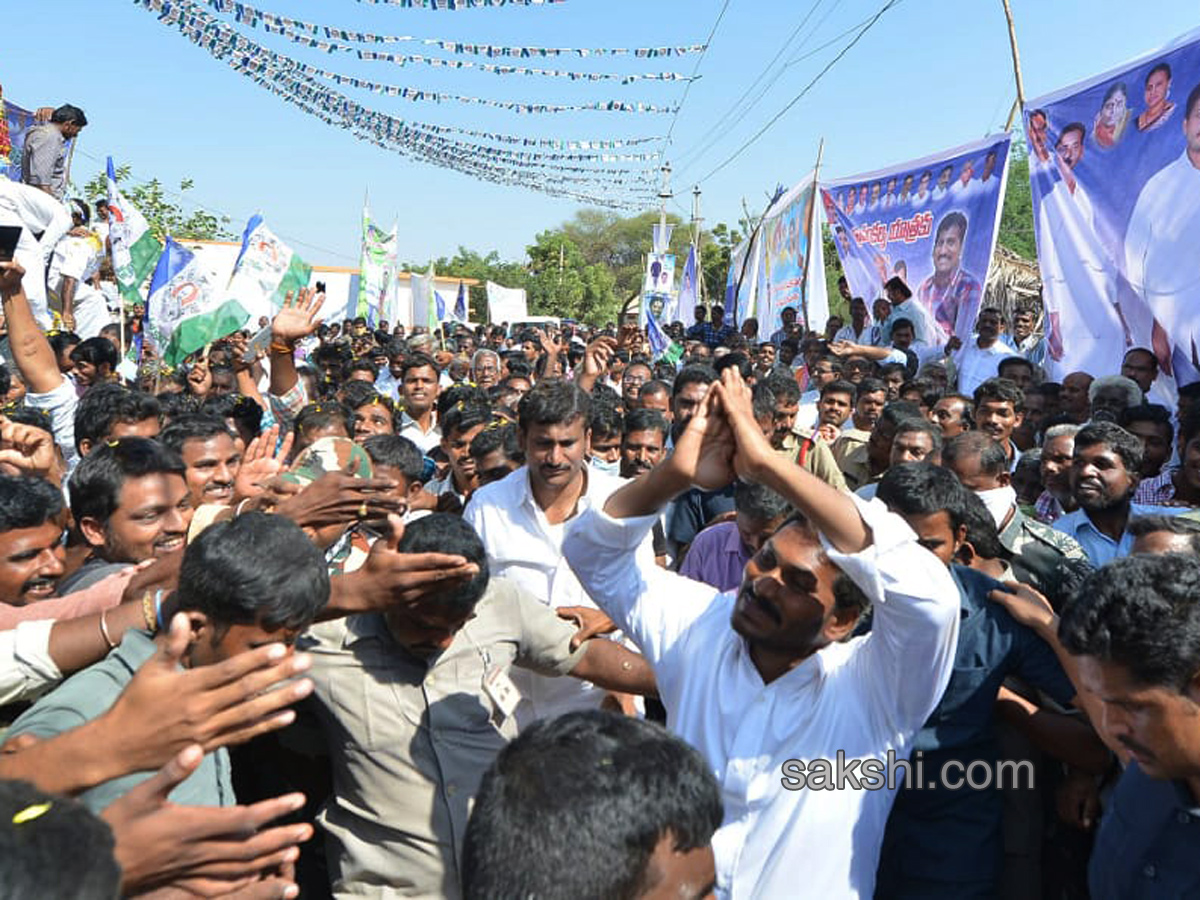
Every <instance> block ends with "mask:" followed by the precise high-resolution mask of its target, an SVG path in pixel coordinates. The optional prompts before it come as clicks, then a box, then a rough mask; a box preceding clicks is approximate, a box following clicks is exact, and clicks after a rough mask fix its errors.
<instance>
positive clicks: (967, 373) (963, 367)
mask: <svg viewBox="0 0 1200 900" xmlns="http://www.w3.org/2000/svg"><path fill="white" fill-rule="evenodd" d="M1020 355H1021V354H1019V353H1017V351H1016V350H1014V349H1013V348H1012V347H1010V346H1009V345H1008V344H1006V343H1004V341H1003V340H1001V339H999V338H997V339H996V343H994V344H992V346H990V347H980V346H979V335H977V334H973V335H971V340H969V341H967V342H966V343H965V344H963V345H962V346H961V347H959V348H958V350H957V351H956V352H955V354H954V367H955V368H956V369H958V392H959V393H960V394H966V395H967V396H968V397H970V396H972V395H974V393H975V388H977V387H979V386H980V385H981V384H983V383H984V382H985V381H987V380H988V379H989V378H995V377H996V376H997V375H999V374H1000V360H1002V359H1007V358H1008V357H1010V356H1020Z"/></svg>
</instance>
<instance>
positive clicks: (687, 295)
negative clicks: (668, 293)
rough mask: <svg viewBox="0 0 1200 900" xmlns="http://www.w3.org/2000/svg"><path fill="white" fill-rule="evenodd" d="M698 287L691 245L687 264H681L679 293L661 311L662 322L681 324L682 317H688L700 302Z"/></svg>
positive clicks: (693, 252) (694, 254) (693, 251)
mask: <svg viewBox="0 0 1200 900" xmlns="http://www.w3.org/2000/svg"><path fill="white" fill-rule="evenodd" d="M698 288H699V285H698V284H697V281H696V245H695V244H692V249H691V250H689V251H688V258H687V262H685V263H684V264H683V278H682V280H681V281H680V282H679V293H678V294H676V295H675V299H674V300H673V301H670V302H668V303H667V306H666V308H665V309H664V310H663V321H664V322H666V323H667V324H670V323H671V322H682V321H684V316H686V315H688V314H689V313H690V312H691V311H692V309H694V308H695V306H696V304H697V303H699V302H700V291H699V290H698Z"/></svg>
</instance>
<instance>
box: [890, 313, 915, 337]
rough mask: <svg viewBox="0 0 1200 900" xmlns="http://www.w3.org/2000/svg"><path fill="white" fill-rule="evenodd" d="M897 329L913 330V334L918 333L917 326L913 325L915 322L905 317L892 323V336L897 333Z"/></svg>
mask: <svg viewBox="0 0 1200 900" xmlns="http://www.w3.org/2000/svg"><path fill="white" fill-rule="evenodd" d="M897 328H911V329H912V332H913V334H916V333H917V326H916V325H914V324H913V320H912V319H909V318H906V317H905V316H900V318H898V319H896V321H895V322H893V323H892V334H895V333H896V329H897Z"/></svg>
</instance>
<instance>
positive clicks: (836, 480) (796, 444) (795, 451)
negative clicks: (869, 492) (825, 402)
mask: <svg viewBox="0 0 1200 900" xmlns="http://www.w3.org/2000/svg"><path fill="white" fill-rule="evenodd" d="M805 444H807V445H808V449H807V451H806V452H805V454H804V468H806V469H807V470H808V471H810V472H812V474H814V475H816V476H817V477H818V478H820V479H821V480H822V481H823V482H825V483H826V484H827V485H829V486H830V487H833V488H837V489H838V490H839V491H844V490H846V480H845V479H844V478H843V477H842V471H841V469H839V468H838V466H837V463H836V462H834V459H833V453H832V452H830V449H829V445H828V444H826V443H825V442H824V441H822V440H819V439H818V438H817V437H816V433H815V432H814V431H813V430H812V429H811V428H794V429H792V433H791V434H789V435H787V437H785V438H784V439H783V449H782V450H781V451H780V452H781V453H783V454H785V455H786V456H787V458H788V459H790V460H791V461H792V462H796V461H797V460H799V459H800V451H801V449H802V448H803V447H804V445H805Z"/></svg>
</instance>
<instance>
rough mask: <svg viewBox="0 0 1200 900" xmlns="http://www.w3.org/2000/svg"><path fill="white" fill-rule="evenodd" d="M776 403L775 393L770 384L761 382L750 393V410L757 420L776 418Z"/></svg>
mask: <svg viewBox="0 0 1200 900" xmlns="http://www.w3.org/2000/svg"><path fill="white" fill-rule="evenodd" d="M775 402H776V397H775V392H774V391H773V390H771V386H770V385H768V384H763V383H761V382H760V383H759V384H756V385H755V386H754V390H753V391H751V392H750V409H751V411H752V412H753V413H754V418H755V419H764V418H774V416H775Z"/></svg>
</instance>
